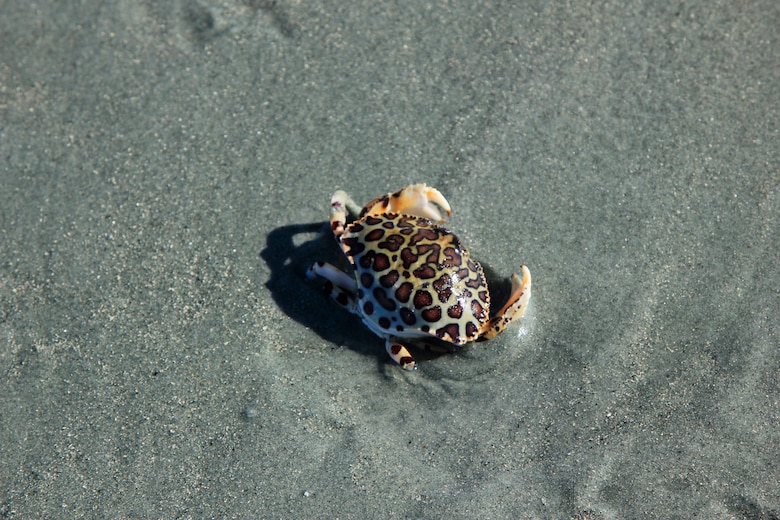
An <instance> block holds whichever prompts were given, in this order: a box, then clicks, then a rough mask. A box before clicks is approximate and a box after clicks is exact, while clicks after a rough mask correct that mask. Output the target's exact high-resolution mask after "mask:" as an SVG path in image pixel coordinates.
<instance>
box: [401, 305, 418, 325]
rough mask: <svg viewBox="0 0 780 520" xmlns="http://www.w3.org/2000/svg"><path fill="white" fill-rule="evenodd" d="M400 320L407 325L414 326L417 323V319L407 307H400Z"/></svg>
mask: <svg viewBox="0 0 780 520" xmlns="http://www.w3.org/2000/svg"><path fill="white" fill-rule="evenodd" d="M401 319H402V320H403V322H404V323H406V324H407V325H414V324H415V323H417V317H416V316H415V315H414V313H413V312H412V311H411V310H410V309H408V308H407V307H401Z"/></svg>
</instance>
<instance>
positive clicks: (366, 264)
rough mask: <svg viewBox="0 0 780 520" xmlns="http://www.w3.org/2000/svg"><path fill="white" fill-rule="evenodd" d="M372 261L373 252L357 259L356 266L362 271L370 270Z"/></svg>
mask: <svg viewBox="0 0 780 520" xmlns="http://www.w3.org/2000/svg"><path fill="white" fill-rule="evenodd" d="M373 261H374V252H373V251H368V252H366V254H364V255H363V256H361V257H360V258H359V259H358V265H359V266H360V267H362V268H363V269H370V268H371V264H372V263H373Z"/></svg>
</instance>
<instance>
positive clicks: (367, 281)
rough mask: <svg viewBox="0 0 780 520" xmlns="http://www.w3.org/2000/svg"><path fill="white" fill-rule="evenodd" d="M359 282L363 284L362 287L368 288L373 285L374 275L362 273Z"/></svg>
mask: <svg viewBox="0 0 780 520" xmlns="http://www.w3.org/2000/svg"><path fill="white" fill-rule="evenodd" d="M360 283H362V284H363V287H365V288H366V289H368V288H369V287H371V286H372V285H374V277H373V276H371V273H363V274H361V275H360Z"/></svg>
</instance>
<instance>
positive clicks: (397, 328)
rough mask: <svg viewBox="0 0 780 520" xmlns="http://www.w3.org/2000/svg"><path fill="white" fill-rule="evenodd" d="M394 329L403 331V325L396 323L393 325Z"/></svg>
mask: <svg viewBox="0 0 780 520" xmlns="http://www.w3.org/2000/svg"><path fill="white" fill-rule="evenodd" d="M395 330H397V331H398V332H403V331H404V326H403V325H396V326H395Z"/></svg>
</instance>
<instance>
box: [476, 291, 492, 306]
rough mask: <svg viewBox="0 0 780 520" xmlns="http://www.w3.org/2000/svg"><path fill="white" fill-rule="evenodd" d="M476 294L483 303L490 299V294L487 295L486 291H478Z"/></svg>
mask: <svg viewBox="0 0 780 520" xmlns="http://www.w3.org/2000/svg"><path fill="white" fill-rule="evenodd" d="M477 296H479V299H480V300H482V301H483V302H485V303H487V302H489V301H490V296H489V295H488V292H487V291H479V293H477Z"/></svg>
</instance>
